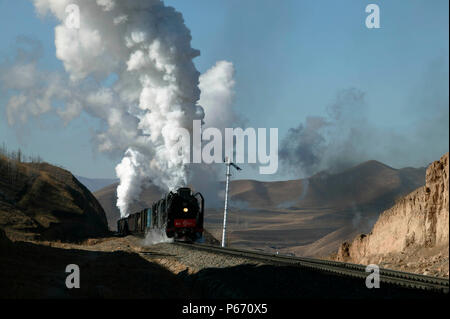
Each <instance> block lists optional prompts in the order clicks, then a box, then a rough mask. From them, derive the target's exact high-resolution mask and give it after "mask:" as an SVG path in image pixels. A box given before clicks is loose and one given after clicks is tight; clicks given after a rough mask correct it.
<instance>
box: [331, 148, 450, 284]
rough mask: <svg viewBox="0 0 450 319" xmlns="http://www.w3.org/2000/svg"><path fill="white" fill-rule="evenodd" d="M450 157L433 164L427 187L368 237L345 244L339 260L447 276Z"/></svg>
mask: <svg viewBox="0 0 450 319" xmlns="http://www.w3.org/2000/svg"><path fill="white" fill-rule="evenodd" d="M448 157H449V156H448V153H447V154H445V155H444V156H442V157H441V159H440V160H439V161H435V162H433V163H432V164H431V165H430V166H429V167H428V169H427V171H426V184H425V186H422V187H420V188H418V189H416V190H415V191H413V192H411V193H409V194H408V195H406V196H405V197H403V198H401V199H399V200H398V201H397V203H396V204H395V205H394V206H393V207H392V208H390V209H388V210H386V211H385V212H383V213H382V214H381V215H380V217H379V219H378V221H377V222H376V224H375V226H374V227H373V229H372V231H371V232H370V233H369V234H368V235H359V236H357V237H356V238H355V239H354V240H353V242H351V243H347V242H345V243H343V244H342V245H341V247H340V249H339V251H338V254H337V256H336V258H337V259H338V260H343V261H350V262H354V263H360V264H369V263H376V264H384V265H386V264H387V266H390V267H394V268H400V269H407V270H409V271H415V272H421V273H427V274H435V275H441V276H448V247H449V206H448V204H449V202H448V200H449V197H448V196H449V193H448V187H449V184H448V183H449V180H448V173H449V166H448Z"/></svg>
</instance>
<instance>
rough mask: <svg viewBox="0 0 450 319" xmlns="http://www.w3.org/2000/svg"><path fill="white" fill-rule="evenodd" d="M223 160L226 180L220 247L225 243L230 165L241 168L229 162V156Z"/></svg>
mask: <svg viewBox="0 0 450 319" xmlns="http://www.w3.org/2000/svg"><path fill="white" fill-rule="evenodd" d="M224 162H225V164H226V166H227V174H226V176H227V181H226V184H225V208H224V211H223V231H222V247H225V243H226V233H227V213H228V187H229V184H230V176H231V173H230V167H231V166H233V167H234V168H236V169H237V170H238V171H240V170H241V168H240V167H239V166H237V165H235V164H234V163H232V162H231V159H230V158H229V157H227V158H226V159H224Z"/></svg>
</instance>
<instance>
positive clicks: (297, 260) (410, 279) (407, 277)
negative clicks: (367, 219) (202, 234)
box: [173, 242, 449, 294]
mask: <svg viewBox="0 0 450 319" xmlns="http://www.w3.org/2000/svg"><path fill="white" fill-rule="evenodd" d="M173 244H175V245H178V246H182V247H186V248H189V249H197V250H203V251H207V252H212V253H216V254H222V255H229V256H234V257H241V258H246V259H252V260H257V261H260V262H263V263H267V264H275V265H290V266H296V267H302V268H309V269H312V270H320V271H323V272H327V273H332V274H336V275H342V276H350V277H355V278H366V277H367V276H368V275H369V273H368V272H366V266H364V265H358V264H352V263H347V262H339V261H332V260H322V259H314V258H308V257H292V256H283V255H279V254H270V253H265V252H257V251H251V250H245V249H237V248H231V247H225V248H224V247H219V246H212V245H207V244H198V243H184V242H174V243H173ZM380 282H381V283H388V284H393V285H397V286H402V287H406V288H413V289H423V290H433V291H438V292H442V293H446V294H448V292H449V279H447V278H440V277H432V276H425V275H419V274H413V273H408V272H402V271H397V270H391V269H385V268H380Z"/></svg>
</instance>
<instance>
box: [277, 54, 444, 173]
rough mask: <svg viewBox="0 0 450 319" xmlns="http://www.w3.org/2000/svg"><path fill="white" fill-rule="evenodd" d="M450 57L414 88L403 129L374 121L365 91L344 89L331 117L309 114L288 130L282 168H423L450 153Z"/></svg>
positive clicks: (330, 109) (330, 108)
mask: <svg viewBox="0 0 450 319" xmlns="http://www.w3.org/2000/svg"><path fill="white" fill-rule="evenodd" d="M447 56H448V55H447ZM447 59H448V58H447ZM447 59H446V58H443V57H440V58H438V59H436V60H435V61H433V62H432V63H431V64H430V65H428V66H427V68H426V70H425V72H424V73H423V77H421V78H420V80H419V81H418V83H417V85H416V87H414V92H413V93H412V94H411V101H409V103H408V104H407V105H406V106H405V107H404V115H403V116H402V121H401V123H400V124H405V123H406V124H407V125H408V126H407V127H408V129H403V130H402V133H399V132H398V131H397V128H396V127H392V128H387V127H382V126H381V125H378V124H377V123H373V122H371V121H369V115H368V105H367V101H366V99H367V97H366V93H365V92H363V91H361V90H359V89H357V88H350V89H345V90H342V91H340V92H338V93H337V95H336V98H335V100H334V101H333V102H332V103H331V104H330V105H329V106H328V108H327V115H326V116H310V117H307V118H306V120H305V122H304V123H300V124H299V125H298V126H297V127H295V128H291V129H290V130H289V131H288V133H287V135H286V137H285V138H284V139H283V140H282V142H281V147H280V152H279V156H280V161H281V169H282V170H285V171H289V172H295V173H296V174H297V175H300V176H303V177H305V176H311V175H313V174H315V173H317V172H319V171H323V170H326V171H329V172H337V171H341V170H344V169H346V168H349V167H351V166H354V165H356V164H359V163H361V162H363V161H367V160H372V159H375V160H378V161H381V162H383V163H386V164H388V165H391V166H393V167H405V166H415V167H418V166H426V165H428V164H429V163H430V162H432V161H433V160H434V159H435V158H439V157H440V156H441V155H442V154H444V153H445V152H448V141H449V130H448V128H449V126H448V125H449V120H448V118H449V117H448V112H449V108H448V61H447ZM386 116H387V117H389V116H390V114H386Z"/></svg>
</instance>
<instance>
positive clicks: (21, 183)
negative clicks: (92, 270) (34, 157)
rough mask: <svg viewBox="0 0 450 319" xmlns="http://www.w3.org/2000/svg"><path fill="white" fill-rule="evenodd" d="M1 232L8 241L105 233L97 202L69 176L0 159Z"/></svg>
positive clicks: (53, 169) (44, 166)
mask: <svg viewBox="0 0 450 319" xmlns="http://www.w3.org/2000/svg"><path fill="white" fill-rule="evenodd" d="M0 228H3V229H4V230H5V231H6V232H7V234H8V236H9V237H10V238H15V237H32V238H39V239H59V240H78V239H83V238H86V237H93V236H99V235H103V234H105V233H107V231H108V229H107V220H106V216H105V212H104V211H103V208H102V207H101V205H100V204H99V203H98V201H97V200H96V198H95V197H94V196H93V195H92V194H91V193H90V192H89V191H88V190H87V189H86V187H84V186H83V185H82V184H81V183H80V182H79V181H78V180H77V179H76V178H75V177H74V176H73V175H72V174H71V173H70V172H68V171H66V170H64V169H61V168H58V167H55V166H52V165H50V164H47V163H21V162H19V161H17V160H11V159H9V158H6V157H5V156H3V155H0Z"/></svg>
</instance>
